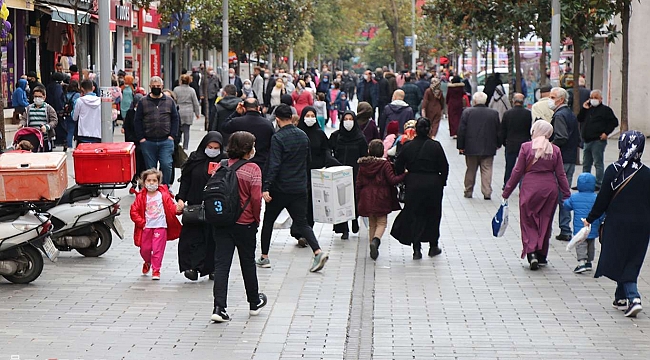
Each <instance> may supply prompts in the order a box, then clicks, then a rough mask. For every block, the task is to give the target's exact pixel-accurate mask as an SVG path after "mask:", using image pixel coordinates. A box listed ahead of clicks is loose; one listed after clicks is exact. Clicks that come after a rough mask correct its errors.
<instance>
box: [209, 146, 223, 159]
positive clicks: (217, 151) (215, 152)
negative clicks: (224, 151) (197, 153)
mask: <svg viewBox="0 0 650 360" xmlns="http://www.w3.org/2000/svg"><path fill="white" fill-rule="evenodd" d="M219 154H221V149H208V148H205V155H207V156H208V157H210V158H214V157H217V156H219Z"/></svg>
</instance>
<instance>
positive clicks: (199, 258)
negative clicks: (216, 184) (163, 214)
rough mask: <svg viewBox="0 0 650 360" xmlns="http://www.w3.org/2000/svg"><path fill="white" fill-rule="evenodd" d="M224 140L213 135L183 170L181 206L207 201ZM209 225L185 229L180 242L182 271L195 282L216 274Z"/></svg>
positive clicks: (191, 157)
mask: <svg viewBox="0 0 650 360" xmlns="http://www.w3.org/2000/svg"><path fill="white" fill-rule="evenodd" d="M222 144H223V138H222V137H221V134H220V133H219V132H217V131H210V132H208V133H207V134H206V135H205V136H204V137H203V140H201V143H200V144H199V146H198V147H197V148H196V151H194V152H192V153H191V154H190V157H189V158H188V159H187V162H185V164H184V165H183V168H182V169H181V183H180V188H179V190H178V195H176V200H177V201H178V203H179V204H180V205H181V206H187V205H199V204H201V202H202V201H203V188H204V187H205V184H206V183H207V182H208V180H209V179H210V177H211V176H212V174H213V173H214V171H215V170H216V167H217V165H218V164H219V162H220V161H221V160H222V159H223V158H224V155H223V150H222ZM213 231H214V230H213V228H212V226H210V225H208V224H201V225H194V224H193V225H185V226H183V230H182V231H181V236H180V238H179V241H178V267H179V269H180V272H182V273H183V274H184V275H185V277H186V278H188V279H190V280H192V281H194V280H197V279H198V277H199V274H200V275H201V276H206V275H210V277H212V273H213V272H214V247H215V243H214V235H213Z"/></svg>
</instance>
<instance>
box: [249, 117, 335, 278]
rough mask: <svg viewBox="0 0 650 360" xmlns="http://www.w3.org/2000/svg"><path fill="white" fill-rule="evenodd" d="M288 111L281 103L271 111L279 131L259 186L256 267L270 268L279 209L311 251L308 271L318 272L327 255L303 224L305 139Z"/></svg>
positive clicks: (305, 177)
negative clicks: (260, 221)
mask: <svg viewBox="0 0 650 360" xmlns="http://www.w3.org/2000/svg"><path fill="white" fill-rule="evenodd" d="M292 115H293V114H292V111H291V108H290V107H289V106H288V105H285V104H281V105H279V106H278V107H277V108H276V109H275V117H276V119H277V123H278V126H279V127H280V130H278V132H277V133H276V134H275V135H273V138H272V139H271V149H270V154H269V162H268V168H267V169H266V172H265V177H264V184H263V185H262V191H263V192H262V197H263V198H264V201H266V210H265V212H264V220H263V225H262V235H261V238H260V242H261V243H262V256H261V257H260V258H259V259H258V260H257V265H258V266H260V267H263V268H270V267H271V261H270V260H269V249H270V245H271V235H272V232H273V224H274V223H275V220H276V219H277V218H278V215H280V212H281V211H282V210H283V209H287V211H288V212H289V215H291V218H292V219H293V224H294V228H295V230H296V231H297V232H298V233H299V234H301V235H302V236H303V237H304V238H305V239H306V240H307V243H309V246H310V247H311V249H312V251H313V252H314V261H313V263H312V266H311V267H310V268H309V271H311V272H316V271H320V270H321V269H322V268H323V266H325V263H326V262H327V259H328V258H329V256H328V254H327V253H325V252H323V251H321V249H320V246H319V244H318V240H316V236H315V235H314V230H312V228H311V227H309V224H308V223H307V191H308V189H309V181H308V179H307V163H308V162H309V157H310V150H309V138H308V137H307V134H305V133H304V132H303V131H302V130H300V129H298V128H297V127H296V126H295V125H293V123H292V122H291V117H292Z"/></svg>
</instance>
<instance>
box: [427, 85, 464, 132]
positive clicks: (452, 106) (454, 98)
mask: <svg viewBox="0 0 650 360" xmlns="http://www.w3.org/2000/svg"><path fill="white" fill-rule="evenodd" d="M464 86H465V84H463V83H462V82H461V81H460V77H458V76H454V77H453V78H452V79H451V84H449V86H448V87H447V97H446V99H447V114H448V115H449V135H451V137H453V138H454V139H455V138H456V137H457V135H458V126H459V125H460V116H461V115H462V114H463V96H465V87H464ZM427 115H429V114H427Z"/></svg>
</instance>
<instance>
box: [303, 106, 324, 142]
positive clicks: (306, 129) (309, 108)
mask: <svg viewBox="0 0 650 360" xmlns="http://www.w3.org/2000/svg"><path fill="white" fill-rule="evenodd" d="M310 111H311V112H313V113H314V117H315V116H316V109H315V108H314V107H313V106H305V108H303V109H302V114H300V121H298V129H300V130H302V131H304V132H305V134H307V136H309V140H311V138H312V136H313V134H315V131H323V130H321V128H320V125H318V122H316V124H314V126H311V127H310V126H307V124H305V115H307V113H308V112H310ZM310 134H312V135H310Z"/></svg>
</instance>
